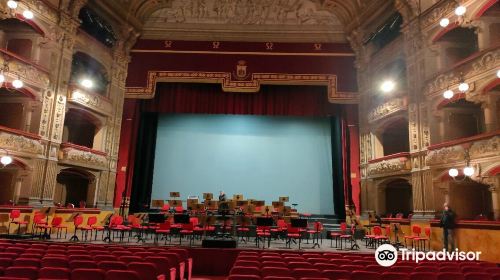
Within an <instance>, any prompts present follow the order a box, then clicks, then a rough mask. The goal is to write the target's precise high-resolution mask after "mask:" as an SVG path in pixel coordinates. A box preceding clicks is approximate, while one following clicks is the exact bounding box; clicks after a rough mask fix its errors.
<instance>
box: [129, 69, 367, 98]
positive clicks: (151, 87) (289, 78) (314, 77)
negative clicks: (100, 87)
mask: <svg viewBox="0 0 500 280" xmlns="http://www.w3.org/2000/svg"><path fill="white" fill-rule="evenodd" d="M158 82H171V83H172V82H181V83H185V82H194V83H214V84H221V85H222V90H223V91H226V92H258V91H259V90H260V85H261V84H274V85H321V86H327V87H328V101H330V102H331V103H341V104H357V103H358V96H357V94H356V93H353V92H338V91H337V76H336V75H329V74H275V73H253V74H252V75H251V77H250V79H249V80H233V79H232V73H228V72H190V71H181V72H178V71H149V72H148V78H147V85H146V87H128V88H126V96H125V97H126V98H144V99H148V98H153V97H154V95H155V89H156V83H158Z"/></svg>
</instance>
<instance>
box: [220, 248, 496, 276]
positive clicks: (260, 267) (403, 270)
mask: <svg viewBox="0 0 500 280" xmlns="http://www.w3.org/2000/svg"><path fill="white" fill-rule="evenodd" d="M273 277H287V278H291V279H299V280H307V279H309V280H312V279H315V278H318V279H320V278H324V279H331V280H336V279H354V280H356V279H368V280H370V279H374V280H396V279H398V280H399V279H401V280H405V279H408V280H410V279H411V280H424V279H431V280H433V279H436V280H451V279H459V280H460V279H461V280H464V279H465V280H483V279H484V280H491V279H495V280H497V279H498V280H500V268H498V267H496V264H494V263H488V262H421V263H419V264H418V265H417V264H416V263H415V262H399V263H396V264H395V265H394V266H392V267H390V268H386V267H382V266H380V265H378V264H377V263H376V262H375V258H374V256H373V255H371V254H370V255H367V254H343V255H342V254H335V255H328V254H326V253H324V254H321V253H302V254H300V253H280V252H266V253H261V252H255V251H242V252H241V253H240V254H239V255H238V257H237V258H236V261H235V263H234V265H233V267H232V269H231V271H230V275H229V279H231V280H252V279H266V280H272V279H269V278H273ZM276 280H278V279H276Z"/></svg>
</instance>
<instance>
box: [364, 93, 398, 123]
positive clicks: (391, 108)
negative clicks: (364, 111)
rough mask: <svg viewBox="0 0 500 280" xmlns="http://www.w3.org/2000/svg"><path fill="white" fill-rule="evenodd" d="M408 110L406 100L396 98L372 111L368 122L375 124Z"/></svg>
mask: <svg viewBox="0 0 500 280" xmlns="http://www.w3.org/2000/svg"><path fill="white" fill-rule="evenodd" d="M407 109H408V102H407V101H406V98H404V97H403V98H394V99H391V100H389V101H387V102H385V103H383V104H381V105H379V106H377V107H375V108H374V109H373V110H371V111H370V112H369V113H368V122H369V123H373V122H376V121H378V120H381V119H384V118H386V117H389V116H391V115H393V114H396V113H398V112H401V111H404V110H407Z"/></svg>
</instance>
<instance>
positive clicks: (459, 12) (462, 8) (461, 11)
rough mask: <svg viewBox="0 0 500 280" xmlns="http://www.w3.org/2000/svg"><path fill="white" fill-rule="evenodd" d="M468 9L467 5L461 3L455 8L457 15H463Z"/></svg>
mask: <svg viewBox="0 0 500 280" xmlns="http://www.w3.org/2000/svg"><path fill="white" fill-rule="evenodd" d="M466 11H467V8H465V6H462V5H460V6H458V7H457V8H456V9H455V15H457V16H463V15H464V14H465V12H466Z"/></svg>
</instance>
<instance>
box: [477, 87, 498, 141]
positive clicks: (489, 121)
mask: <svg viewBox="0 0 500 280" xmlns="http://www.w3.org/2000/svg"><path fill="white" fill-rule="evenodd" d="M489 94H490V95H489V96H488V97H487V98H486V100H485V102H483V103H482V104H481V108H482V109H483V114H484V129H485V130H486V132H492V131H495V130H497V127H498V124H497V98H496V97H495V96H494V95H493V93H489Z"/></svg>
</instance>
